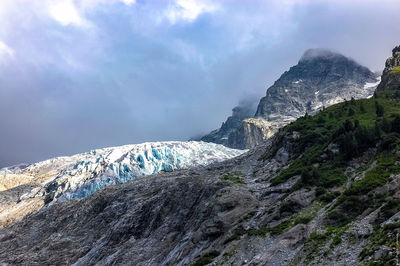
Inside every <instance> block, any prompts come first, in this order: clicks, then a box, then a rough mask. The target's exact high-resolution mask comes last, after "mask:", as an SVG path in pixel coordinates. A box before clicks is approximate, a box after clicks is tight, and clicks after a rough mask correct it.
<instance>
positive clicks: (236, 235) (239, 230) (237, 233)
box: [224, 226, 246, 244]
mask: <svg viewBox="0 0 400 266" xmlns="http://www.w3.org/2000/svg"><path fill="white" fill-rule="evenodd" d="M245 233H246V231H245V230H244V228H243V227H242V226H239V227H238V228H236V229H235V230H234V231H233V234H232V235H231V236H230V237H228V238H227V239H225V241H224V244H228V243H229V242H232V241H234V240H238V239H240V237H241V236H242V235H244V234H245Z"/></svg>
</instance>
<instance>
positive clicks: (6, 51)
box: [0, 41, 15, 59]
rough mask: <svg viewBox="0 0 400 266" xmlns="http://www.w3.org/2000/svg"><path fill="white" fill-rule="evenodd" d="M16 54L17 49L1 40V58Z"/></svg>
mask: <svg viewBox="0 0 400 266" xmlns="http://www.w3.org/2000/svg"><path fill="white" fill-rule="evenodd" d="M14 54H15V51H14V50H13V49H12V48H10V47H9V46H8V45H7V44H5V43H4V42H2V41H0V59H1V58H3V57H4V56H10V57H13V56H14Z"/></svg>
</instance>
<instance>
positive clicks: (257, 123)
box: [201, 49, 380, 149]
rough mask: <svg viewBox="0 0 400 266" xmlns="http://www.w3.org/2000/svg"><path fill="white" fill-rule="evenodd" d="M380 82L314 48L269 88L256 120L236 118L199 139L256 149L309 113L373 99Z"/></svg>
mask: <svg viewBox="0 0 400 266" xmlns="http://www.w3.org/2000/svg"><path fill="white" fill-rule="evenodd" d="M379 82H380V79H379V78H378V77H377V75H376V74H374V73H372V72H371V71H370V70H369V69H368V68H366V67H363V66H361V65H359V64H358V63H357V62H355V61H354V60H352V59H350V58H347V57H345V56H343V55H341V54H338V53H334V52H332V51H329V50H325V49H310V50H307V51H306V52H305V53H304V54H303V56H302V57H301V59H300V61H299V63H298V64H297V65H295V66H293V67H291V68H290V69H289V70H288V71H286V72H285V73H283V74H282V76H281V77H280V78H279V79H278V80H277V81H275V83H274V84H273V85H272V86H271V87H270V88H268V90H267V93H266V96H265V97H263V98H262V99H261V100H260V102H259V104H258V107H257V111H256V113H255V115H254V116H253V119H246V118H244V117H240V118H239V117H236V120H235V123H234V124H233V123H231V121H230V120H231V119H232V117H235V116H234V115H233V116H232V117H230V118H228V120H227V122H225V123H223V125H222V126H221V128H220V129H218V130H215V131H213V132H211V133H210V134H209V135H206V136H204V137H203V138H201V140H203V141H209V142H215V143H221V144H223V145H225V146H228V147H232V148H238V149H245V148H253V147H255V146H257V145H258V144H260V143H261V142H263V141H265V140H266V139H267V138H269V137H270V136H272V135H273V134H274V133H275V132H276V131H277V129H279V128H280V127H282V126H283V125H286V124H288V123H289V122H291V121H294V120H295V119H297V118H299V117H300V116H302V115H304V114H305V113H309V114H313V113H316V112H318V111H319V110H321V109H322V108H323V107H328V106H331V105H333V104H336V103H339V102H342V101H344V99H347V100H350V99H351V98H355V99H361V98H367V97H371V96H372V94H373V92H374V91H375V89H376V86H377V85H378V84H379ZM247 118H252V117H247Z"/></svg>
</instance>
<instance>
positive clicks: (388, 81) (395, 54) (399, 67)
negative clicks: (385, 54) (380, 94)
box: [377, 45, 400, 91]
mask: <svg viewBox="0 0 400 266" xmlns="http://www.w3.org/2000/svg"><path fill="white" fill-rule="evenodd" d="M377 90H378V91H382V90H400V45H399V46H396V47H395V48H394V49H393V50H392V56H391V57H389V58H388V59H387V60H386V64H385V70H384V71H383V73H382V82H381V83H380V84H379V86H378V88H377Z"/></svg>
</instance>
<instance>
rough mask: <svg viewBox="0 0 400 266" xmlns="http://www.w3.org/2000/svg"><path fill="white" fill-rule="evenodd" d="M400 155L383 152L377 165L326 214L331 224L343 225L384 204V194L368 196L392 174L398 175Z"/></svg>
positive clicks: (351, 187) (354, 184) (346, 191)
mask: <svg viewBox="0 0 400 266" xmlns="http://www.w3.org/2000/svg"><path fill="white" fill-rule="evenodd" d="M396 162H400V155H398V154H397V153H395V152H388V151H384V152H382V153H380V154H379V155H378V158H377V165H376V166H375V167H374V168H373V169H371V170H370V171H368V172H367V173H366V174H365V176H364V178H362V179H360V180H358V181H356V182H354V183H353V184H352V185H351V186H350V187H349V188H348V189H347V190H345V191H344V193H343V194H342V195H341V196H340V197H339V198H338V200H337V202H336V203H335V206H334V207H333V210H332V211H331V212H330V213H329V214H328V219H329V220H330V223H331V224H338V225H345V224H347V223H349V222H351V221H353V220H354V219H355V218H356V217H357V216H358V215H360V214H361V213H363V212H364V211H365V210H367V209H368V208H372V209H374V208H376V207H378V206H380V205H381V204H382V203H383V202H385V197H386V194H382V195H380V194H376V193H375V194H370V192H371V191H373V190H374V189H375V188H377V187H380V186H382V185H384V184H386V183H387V182H388V181H389V179H390V176H391V175H392V174H399V173H400V163H396Z"/></svg>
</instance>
